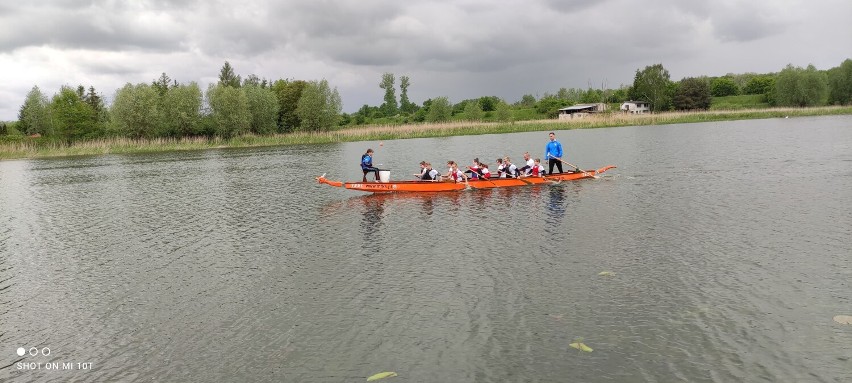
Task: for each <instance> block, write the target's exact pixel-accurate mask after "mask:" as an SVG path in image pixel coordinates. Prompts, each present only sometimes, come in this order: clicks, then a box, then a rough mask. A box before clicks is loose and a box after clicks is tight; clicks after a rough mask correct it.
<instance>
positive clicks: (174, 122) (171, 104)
mask: <svg viewBox="0 0 852 383" xmlns="http://www.w3.org/2000/svg"><path fill="white" fill-rule="evenodd" d="M157 91H158V92H159V90H157ZM163 100H164V101H163V102H162V103H161V104H160V105H161V106H162V108H163V113H162V116H163V117H164V119H163V120H164V121H163V123H162V124H163V125H164V126H165V132H164V133H163V134H164V135H167V136H192V135H198V134H201V104H202V101H203V97H202V94H201V88H200V87H199V86H198V84H196V83H194V82H191V83H189V84H188V85H178V86H173V87H170V88H169V90H168V91H167V92H166V95H165V96H164V97H163Z"/></svg>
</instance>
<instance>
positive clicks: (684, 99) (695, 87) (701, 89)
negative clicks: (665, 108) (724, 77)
mask: <svg viewBox="0 0 852 383" xmlns="http://www.w3.org/2000/svg"><path fill="white" fill-rule="evenodd" d="M710 100H711V97H710V86H709V85H708V84H707V80H706V79H700V78H695V77H688V78H685V79H683V80H681V81H680V86H679V87H678V88H677V92H676V93H675V96H674V108H675V109H678V110H697V109H709V108H710Z"/></svg>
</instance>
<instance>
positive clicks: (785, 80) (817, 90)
mask: <svg viewBox="0 0 852 383" xmlns="http://www.w3.org/2000/svg"><path fill="white" fill-rule="evenodd" d="M827 88H828V85H827V79H826V76H825V73H822V72H820V71H818V70H817V69H816V68H815V67H814V66H813V65H808V67H807V68H804V69H803V68H801V67H794V66H793V65H792V64H789V65H787V67H786V68H784V69H783V70H782V71H781V73H779V74H778V78H777V79H776V80H775V100H776V102H777V103H778V105H782V106H798V107H806V106H816V105H822V104H823V102H824V100H825V97H826V92H827Z"/></svg>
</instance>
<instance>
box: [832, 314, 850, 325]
mask: <svg viewBox="0 0 852 383" xmlns="http://www.w3.org/2000/svg"><path fill="white" fill-rule="evenodd" d="M834 321H835V322H837V323H840V324H852V315H838V316H835V317H834Z"/></svg>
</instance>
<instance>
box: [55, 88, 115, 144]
mask: <svg viewBox="0 0 852 383" xmlns="http://www.w3.org/2000/svg"><path fill="white" fill-rule="evenodd" d="M80 88H82V87H80ZM83 89H85V88H83ZM80 93H81V92H80V89H79V88H78V89H77V91H75V90H74V89H71V88H70V87H67V86H63V87H62V88H61V89H60V90H59V93H57V94H56V95H54V96H53V100H52V101H51V104H50V109H51V114H52V115H53V118H54V123H55V126H56V132H57V133H58V135H59V136H60V137H62V138H64V139H65V140H68V141H74V140H79V139H83V138H89V137H95V136H97V135H99V134H101V133H102V132H101V131H100V130H99V129H98V128H99V125H98V123H97V114H96V113H95V111H94V109H92V107H91V106H89V104H87V103H86V102H84V101H83V99H82V98H81V97H80Z"/></svg>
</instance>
